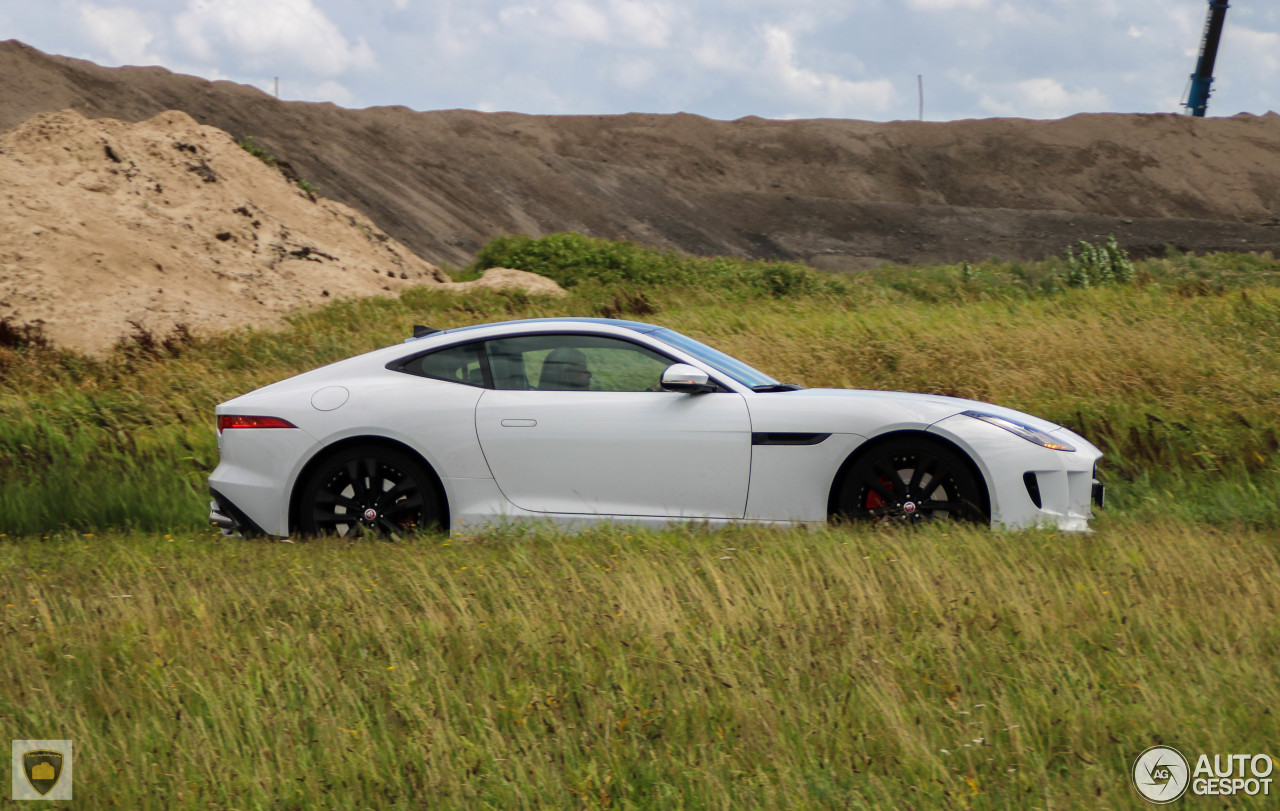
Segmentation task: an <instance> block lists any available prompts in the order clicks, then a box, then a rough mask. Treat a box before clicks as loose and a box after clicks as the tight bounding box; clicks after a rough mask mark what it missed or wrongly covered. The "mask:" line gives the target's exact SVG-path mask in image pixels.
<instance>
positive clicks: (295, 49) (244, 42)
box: [174, 0, 377, 76]
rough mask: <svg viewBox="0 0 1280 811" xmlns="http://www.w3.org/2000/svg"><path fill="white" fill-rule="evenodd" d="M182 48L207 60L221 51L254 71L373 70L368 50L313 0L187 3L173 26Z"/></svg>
mask: <svg viewBox="0 0 1280 811" xmlns="http://www.w3.org/2000/svg"><path fill="white" fill-rule="evenodd" d="M174 28H175V30H176V31H177V33H178V36H179V38H180V39H181V41H182V43H183V44H184V45H185V46H186V48H187V49H188V50H189V51H190V52H191V53H192V54H193V55H195V56H196V57H197V58H199V59H202V60H212V59H215V58H217V57H216V56H215V54H217V53H218V52H219V51H221V50H224V49H225V50H228V51H230V52H231V54H232V55H231V56H230V57H223V60H224V61H229V60H230V59H234V58H237V57H239V58H242V59H245V60H247V61H248V62H249V63H250V65H251V66H253V67H259V68H261V67H268V66H276V65H279V64H280V63H286V64H294V65H299V66H301V67H303V68H305V69H307V70H310V71H313V72H315V73H318V74H320V75H324V76H336V75H338V74H341V73H345V72H347V71H349V70H364V69H369V68H372V67H374V66H375V64H376V61H377V60H376V59H375V58H374V55H373V50H372V49H371V48H370V47H369V45H368V44H367V43H366V42H365V41H364V39H363V38H361V39H358V40H357V41H356V42H355V43H354V44H352V43H350V42H348V41H347V38H346V37H345V36H343V34H342V31H341V30H339V28H338V26H336V25H334V23H333V22H332V21H331V20H330V19H329V18H328V17H326V16H325V14H324V12H322V11H321V10H320V9H318V8H316V6H315V5H314V4H313V3H312V0H189V2H188V4H187V10H186V11H185V12H183V13H182V14H180V15H179V16H178V18H177V19H176V20H175V21H174Z"/></svg>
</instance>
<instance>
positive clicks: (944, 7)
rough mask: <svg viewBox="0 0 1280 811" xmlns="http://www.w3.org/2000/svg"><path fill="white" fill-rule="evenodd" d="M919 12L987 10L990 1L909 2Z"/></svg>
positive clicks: (934, 0) (908, 0) (929, 0)
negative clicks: (966, 9)
mask: <svg viewBox="0 0 1280 811" xmlns="http://www.w3.org/2000/svg"><path fill="white" fill-rule="evenodd" d="M907 5H908V6H910V7H911V8H913V9H915V10H917V11H951V10H953V9H957V8H987V7H988V6H990V5H991V2H990V0H907Z"/></svg>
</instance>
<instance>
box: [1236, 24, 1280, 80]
mask: <svg viewBox="0 0 1280 811" xmlns="http://www.w3.org/2000/svg"><path fill="white" fill-rule="evenodd" d="M1228 36H1230V38H1231V39H1230V42H1228V43H1226V44H1228V45H1230V46H1231V47H1232V48H1234V49H1236V50H1237V51H1238V52H1239V53H1240V54H1243V55H1244V59H1245V60H1246V61H1247V62H1248V64H1250V65H1251V66H1252V68H1253V70H1254V71H1257V70H1259V69H1261V71H1263V72H1266V73H1275V72H1277V71H1280V33H1277V32H1275V31H1254V30H1252V29H1249V28H1243V27H1239V26H1236V27H1233V28H1232V29H1231V30H1230V31H1229V32H1226V33H1224V34H1223V39H1224V40H1226V38H1227V37H1228ZM1252 79H1253V80H1254V81H1256V80H1257V79H1258V76H1257V74H1256V73H1255V74H1254V75H1253V77H1252Z"/></svg>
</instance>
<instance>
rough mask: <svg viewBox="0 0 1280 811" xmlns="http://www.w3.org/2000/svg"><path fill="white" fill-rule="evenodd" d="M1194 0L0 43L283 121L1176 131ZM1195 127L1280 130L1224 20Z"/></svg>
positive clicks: (23, 34)
mask: <svg viewBox="0 0 1280 811" xmlns="http://www.w3.org/2000/svg"><path fill="white" fill-rule="evenodd" d="M1207 9H1208V5H1207V2H1206V0H1021V2H1014V1H1013V0H842V1H841V2H835V0H787V2H777V1H776V0H775V1H774V2H767V1H766V0H671V1H668V0H120V1H119V2H113V1H112V0H95V1H94V2H89V1H88V0H0V40H2V39H18V40H21V41H23V42H25V43H27V44H28V45H32V46H34V47H36V48H39V49H40V50H42V51H45V52H48V53H55V54H61V55H64V56H73V57H78V58H81V59H88V60H91V61H93V62H96V63H98V64H101V65H108V66H117V65H160V66H162V67H165V68H168V69H170V70H173V71H175V72H179V73H188V74H193V75H196V76H201V77H204V78H207V79H229V80H231V81H235V82H241V83H244V84H250V85H254V86H256V87H258V88H260V89H262V90H264V91H266V92H268V93H272V92H275V88H276V84H277V80H278V83H279V95H280V98H282V99H286V100H304V101H329V102H333V103H335V104H339V105H341V106H344V107H370V106H376V105H403V106H406V107H409V108H412V109H415V110H437V109H454V108H463V109H471V110H485V111H496V110H510V111H516V112H524V113H540V114H610V113H626V112H648V113H675V112H687V113H695V114H698V115H703V116H707V117H710V118H717V119H734V118H739V117H742V116H748V115H754V116H761V117H763V118H775V119H785V118H853V119H863V120H868V121H892V120H911V119H916V118H918V117H919V116H920V103H921V94H920V89H921V87H923V107H924V118H925V120H929V121H949V120H955V119H963V118H990V117H994V116H1015V117H1020V118H1061V117H1065V116H1069V115H1073V114H1075V113H1093V112H1137V113H1155V112H1178V111H1181V109H1182V108H1181V103H1182V101H1183V100H1184V98H1185V94H1186V90H1187V84H1188V77H1189V76H1190V74H1191V72H1192V71H1193V70H1194V68H1195V61H1196V54H1197V53H1198V51H1199V47H1200V40H1201V36H1202V34H1203V29H1204V21H1205V16H1206V13H1207ZM1214 75H1215V81H1214V84H1213V95H1212V96H1211V98H1210V101H1209V114H1210V115H1214V116H1228V115H1234V114H1236V113H1240V112H1247V113H1254V114H1262V113H1265V112H1268V111H1273V110H1280V2H1277V0H1232V2H1231V7H1230V10H1229V11H1228V12H1227V23H1226V29H1225V31H1224V33H1223V37H1222V46H1221V50H1220V52H1219V56H1218V61H1217V66H1216V69H1215V71H1214Z"/></svg>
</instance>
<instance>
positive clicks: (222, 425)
mask: <svg viewBox="0 0 1280 811" xmlns="http://www.w3.org/2000/svg"><path fill="white" fill-rule="evenodd" d="M297 427H298V426H296V425H294V424H293V423H291V422H289V421H288V420H282V419H280V418H279V417H246V416H242V415H240V414H219V415H218V433H222V432H223V431H225V430H227V429H228V428H297Z"/></svg>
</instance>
